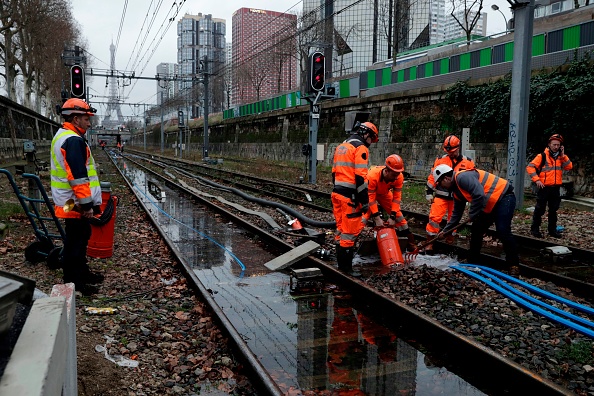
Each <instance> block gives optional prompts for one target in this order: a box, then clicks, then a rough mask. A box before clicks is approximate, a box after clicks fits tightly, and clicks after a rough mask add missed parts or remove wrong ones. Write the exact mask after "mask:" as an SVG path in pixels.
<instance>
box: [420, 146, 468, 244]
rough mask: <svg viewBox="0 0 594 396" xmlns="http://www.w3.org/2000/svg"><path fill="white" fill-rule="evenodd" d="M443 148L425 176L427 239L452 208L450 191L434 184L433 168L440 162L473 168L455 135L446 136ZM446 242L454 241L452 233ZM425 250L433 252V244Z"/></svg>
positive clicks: (451, 165)
mask: <svg viewBox="0 0 594 396" xmlns="http://www.w3.org/2000/svg"><path fill="white" fill-rule="evenodd" d="M443 150H444V151H445V152H446V154H444V155H442V156H441V157H437V158H436V159H435V162H434V163H433V167H432V168H431V172H430V173H429V177H428V178H427V191H426V195H425V197H426V198H427V200H428V201H429V202H431V210H430V212H429V222H428V223H427V226H426V227H425V231H426V232H427V235H429V239H432V238H433V237H435V235H437V234H438V233H439V230H440V223H441V220H442V219H443V216H444V215H445V214H446V213H447V219H448V220H450V218H451V217H452V212H453V210H454V197H453V196H452V192H451V191H447V190H445V189H444V188H442V187H440V186H436V185H435V180H434V178H433V171H434V169H435V168H436V167H437V166H439V165H442V164H445V165H448V166H449V167H451V168H452V169H453V170H454V171H456V172H457V171H459V170H462V169H474V168H475V166H474V162H473V161H472V159H471V158H468V157H466V156H464V155H461V154H460V139H459V138H458V137H457V136H455V135H449V136H448V137H446V138H445V140H444V141H443ZM434 194H435V197H434ZM446 242H447V243H449V244H452V243H454V235H453V234H449V235H448V236H446ZM425 252H426V253H427V254H431V253H432V252H433V245H432V244H431V245H428V246H426V247H425Z"/></svg>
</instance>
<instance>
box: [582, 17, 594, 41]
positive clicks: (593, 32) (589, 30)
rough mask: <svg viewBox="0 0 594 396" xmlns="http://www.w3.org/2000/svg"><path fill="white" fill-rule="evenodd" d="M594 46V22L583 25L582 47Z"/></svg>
mask: <svg viewBox="0 0 594 396" xmlns="http://www.w3.org/2000/svg"><path fill="white" fill-rule="evenodd" d="M590 44H594V21H592V22H587V23H584V24H582V26H581V29H580V46H584V45H590Z"/></svg>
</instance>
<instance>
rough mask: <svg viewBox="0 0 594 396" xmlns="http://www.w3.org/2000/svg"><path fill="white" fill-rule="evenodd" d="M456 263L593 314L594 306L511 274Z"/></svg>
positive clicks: (479, 266) (480, 266)
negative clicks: (559, 294)
mask: <svg viewBox="0 0 594 396" xmlns="http://www.w3.org/2000/svg"><path fill="white" fill-rule="evenodd" d="M458 265H460V266H462V267H474V268H478V269H480V270H482V271H484V272H487V273H489V274H493V275H494V276H498V277H500V278H503V279H505V280H507V281H509V282H512V283H515V284H517V285H520V286H522V287H523V288H525V289H528V290H530V291H531V292H533V293H534V294H538V295H539V296H542V297H545V298H549V299H551V300H554V301H557V302H560V303H562V304H565V305H567V306H568V307H571V308H574V309H577V310H578V311H581V312H584V313H586V314H588V315H594V308H591V307H588V306H587V305H583V304H580V303H576V302H575V301H571V300H568V299H566V298H563V297H560V296H558V295H556V294H553V293H550V292H548V291H546V290H542V289H540V288H538V287H536V286H534V285H531V284H530V283H527V282H524V281H521V280H520V279H518V278H514V277H513V276H509V275H507V274H504V273H503V272H501V271H497V270H495V269H493V268H489V267H485V266H482V265H474V264H458Z"/></svg>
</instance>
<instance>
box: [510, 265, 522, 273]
mask: <svg viewBox="0 0 594 396" xmlns="http://www.w3.org/2000/svg"><path fill="white" fill-rule="evenodd" d="M509 274H510V275H511V276H518V275H520V267H518V266H517V265H512V266H511V267H509Z"/></svg>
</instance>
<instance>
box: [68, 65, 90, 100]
mask: <svg viewBox="0 0 594 396" xmlns="http://www.w3.org/2000/svg"><path fill="white" fill-rule="evenodd" d="M85 93H86V87H85V71H84V69H83V68H82V66H80V65H74V66H72V67H71V68H70V94H71V96H72V97H73V98H81V99H84V98H85Z"/></svg>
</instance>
